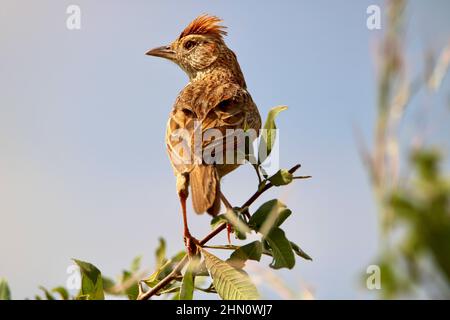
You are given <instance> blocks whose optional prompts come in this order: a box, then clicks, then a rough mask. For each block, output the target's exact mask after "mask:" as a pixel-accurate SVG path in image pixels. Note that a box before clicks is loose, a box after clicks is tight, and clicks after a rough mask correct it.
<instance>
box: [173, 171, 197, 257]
mask: <svg viewBox="0 0 450 320" xmlns="http://www.w3.org/2000/svg"><path fill="white" fill-rule="evenodd" d="M188 187H189V176H188V175H186V174H179V175H177V193H178V196H179V197H180V203H181V210H182V213H183V236H184V245H185V246H186V251H187V253H188V255H189V256H193V255H195V254H196V253H197V244H198V241H197V239H195V238H194V237H193V236H192V235H191V233H190V232H189V226H188V222H187V211H186V199H187V198H188V195H189V189H188Z"/></svg>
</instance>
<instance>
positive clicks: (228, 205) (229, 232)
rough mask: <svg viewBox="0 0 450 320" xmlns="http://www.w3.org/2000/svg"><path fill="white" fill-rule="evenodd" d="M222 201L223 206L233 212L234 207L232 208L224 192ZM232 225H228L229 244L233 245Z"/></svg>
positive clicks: (221, 197) (221, 195) (221, 194)
mask: <svg viewBox="0 0 450 320" xmlns="http://www.w3.org/2000/svg"><path fill="white" fill-rule="evenodd" d="M220 199H221V200H222V202H223V204H224V205H225V207H226V208H227V210H232V209H233V207H232V206H231V203H230V202H229V201H228V200H227V198H225V196H224V195H223V193H222V192H220ZM230 235H231V225H230V224H229V223H228V224H227V239H228V244H231V237H230Z"/></svg>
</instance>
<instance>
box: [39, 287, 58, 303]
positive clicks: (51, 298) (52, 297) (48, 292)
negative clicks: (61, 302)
mask: <svg viewBox="0 0 450 320" xmlns="http://www.w3.org/2000/svg"><path fill="white" fill-rule="evenodd" d="M39 289H41V290H42V291H43V292H44V296H45V299H47V300H56V299H55V297H54V296H53V295H52V294H51V293H50V291H48V290H47V288H45V287H43V286H39Z"/></svg>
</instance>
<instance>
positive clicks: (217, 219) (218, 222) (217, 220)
mask: <svg viewBox="0 0 450 320" xmlns="http://www.w3.org/2000/svg"><path fill="white" fill-rule="evenodd" d="M225 222H226V223H228V220H227V218H226V217H225V215H224V214H219V215H217V216H215V217H213V218H212V219H211V223H210V224H211V229H215V228H217V227H218V226H219V225H221V224H222V223H225Z"/></svg>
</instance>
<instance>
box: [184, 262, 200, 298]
mask: <svg viewBox="0 0 450 320" xmlns="http://www.w3.org/2000/svg"><path fill="white" fill-rule="evenodd" d="M199 264H200V261H199V259H197V258H193V259H191V261H190V262H189V265H188V266H187V268H186V271H185V272H184V275H183V280H182V281H181V289H180V297H179V298H180V300H192V298H193V297H194V282H195V273H196V270H197V269H198V267H199Z"/></svg>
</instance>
